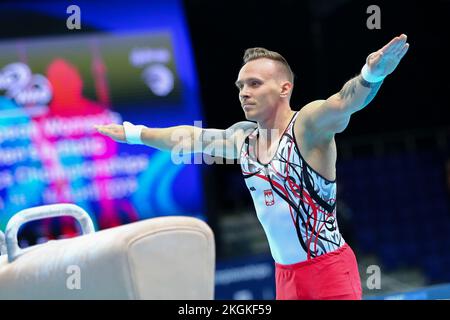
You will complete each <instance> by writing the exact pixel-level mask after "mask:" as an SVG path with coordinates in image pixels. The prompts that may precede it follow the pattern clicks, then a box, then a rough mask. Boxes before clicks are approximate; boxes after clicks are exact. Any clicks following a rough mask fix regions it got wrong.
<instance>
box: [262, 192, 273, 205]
mask: <svg viewBox="0 0 450 320" xmlns="http://www.w3.org/2000/svg"><path fill="white" fill-rule="evenodd" d="M264 200H266V206H273V204H274V203H275V199H274V198H273V193H272V190H271V189H269V190H264Z"/></svg>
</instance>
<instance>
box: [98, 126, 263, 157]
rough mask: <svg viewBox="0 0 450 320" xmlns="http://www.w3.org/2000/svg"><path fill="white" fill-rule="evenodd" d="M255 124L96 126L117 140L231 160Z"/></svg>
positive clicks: (99, 130)
mask: <svg viewBox="0 0 450 320" xmlns="http://www.w3.org/2000/svg"><path fill="white" fill-rule="evenodd" d="M255 127H256V124H255V123H253V122H250V121H241V122H237V123H235V124H233V125H232V126H230V127H229V128H227V129H225V130H222V129H206V128H201V127H196V126H188V125H181V126H174V127H168V128H149V127H146V126H142V125H133V124H131V123H129V122H124V124H123V125H119V124H108V125H98V126H95V128H96V129H97V131H98V132H100V133H101V134H104V135H106V136H108V137H110V138H111V139H113V140H115V141H117V142H123V143H130V144H144V145H147V146H149V147H152V148H156V149H159V150H163V151H171V150H173V149H174V148H175V147H180V146H182V148H181V149H183V150H184V151H186V150H187V151H188V152H189V153H205V154H209V155H212V156H216V157H223V158H230V159H236V158H237V157H238V156H239V154H238V153H239V152H238V150H240V146H241V145H242V143H243V141H244V139H245V136H246V135H247V134H248V133H249V131H250V130H253V129H254V128H255ZM178 149H179V148H178Z"/></svg>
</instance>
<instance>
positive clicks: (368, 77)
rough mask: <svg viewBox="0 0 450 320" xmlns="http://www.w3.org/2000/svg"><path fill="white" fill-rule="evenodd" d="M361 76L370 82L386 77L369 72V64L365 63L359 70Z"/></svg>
mask: <svg viewBox="0 0 450 320" xmlns="http://www.w3.org/2000/svg"><path fill="white" fill-rule="evenodd" d="M361 76H362V77H363V79H364V80H366V81H367V82H372V83H375V82H380V81H383V80H384V78H386V76H375V75H373V74H372V73H371V72H370V69H369V66H368V65H367V63H366V64H365V65H364V67H363V68H362V70H361Z"/></svg>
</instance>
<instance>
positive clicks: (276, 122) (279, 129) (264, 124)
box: [258, 105, 295, 140]
mask: <svg viewBox="0 0 450 320" xmlns="http://www.w3.org/2000/svg"><path fill="white" fill-rule="evenodd" d="M294 113H295V111H293V110H292V109H291V107H290V106H289V105H287V106H285V107H281V108H279V109H277V111H276V112H274V113H273V114H272V115H270V116H269V117H268V118H267V119H264V120H262V121H258V130H259V131H260V132H264V133H265V134H266V135H267V137H268V138H269V139H271V140H272V139H278V138H279V137H280V136H281V135H282V134H283V131H284V130H285V129H286V127H287V126H288V124H289V122H290V121H291V119H292V117H293V115H294ZM274 135H276V136H274Z"/></svg>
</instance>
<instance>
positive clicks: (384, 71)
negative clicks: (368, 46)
mask: <svg viewBox="0 0 450 320" xmlns="http://www.w3.org/2000/svg"><path fill="white" fill-rule="evenodd" d="M406 40H407V37H406V35H405V34H401V35H400V36H398V37H395V38H394V39H392V40H391V41H390V42H389V43H388V44H386V45H385V46H384V47H383V48H381V49H380V50H378V51H376V52H373V53H371V54H370V55H369V56H368V57H367V61H366V62H367V65H368V67H369V69H370V73H371V74H373V75H374V76H387V75H389V74H391V73H392V72H393V71H394V70H395V68H397V66H398V64H399V63H400V60H401V59H402V58H403V57H404V56H405V54H406V52H407V51H408V48H409V43H407V42H406Z"/></svg>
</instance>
